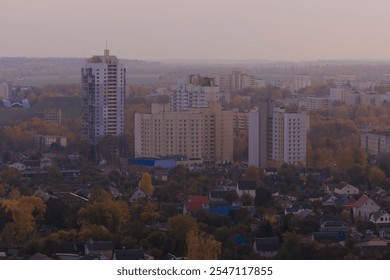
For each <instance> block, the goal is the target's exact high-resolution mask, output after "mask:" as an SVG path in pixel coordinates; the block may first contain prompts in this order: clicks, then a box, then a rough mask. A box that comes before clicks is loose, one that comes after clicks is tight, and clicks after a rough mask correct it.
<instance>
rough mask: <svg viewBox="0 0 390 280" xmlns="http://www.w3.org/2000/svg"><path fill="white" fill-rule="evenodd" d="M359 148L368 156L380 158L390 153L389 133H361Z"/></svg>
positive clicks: (372, 131)
mask: <svg viewBox="0 0 390 280" xmlns="http://www.w3.org/2000/svg"><path fill="white" fill-rule="evenodd" d="M360 135H361V147H362V148H363V149H365V150H366V152H367V154H368V155H369V156H374V157H377V156H380V155H383V154H387V153H390V131H382V130H371V131H362V132H360Z"/></svg>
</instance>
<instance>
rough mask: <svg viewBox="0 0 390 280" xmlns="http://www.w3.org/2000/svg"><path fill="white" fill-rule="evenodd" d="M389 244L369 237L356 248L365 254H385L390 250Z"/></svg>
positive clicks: (378, 238)
mask: <svg viewBox="0 0 390 280" xmlns="http://www.w3.org/2000/svg"><path fill="white" fill-rule="evenodd" d="M389 244H390V241H389V240H386V239H383V238H380V237H377V236H374V235H368V236H365V237H363V238H362V239H361V240H359V241H358V242H357V243H356V245H355V246H356V247H358V248H360V249H361V250H362V252H363V254H364V253H370V252H375V251H376V252H378V253H383V252H384V251H385V250H389V249H390V245H389Z"/></svg>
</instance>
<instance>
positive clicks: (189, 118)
mask: <svg viewBox="0 0 390 280" xmlns="http://www.w3.org/2000/svg"><path fill="white" fill-rule="evenodd" d="M232 113H233V112H232V111H223V110H222V109H221V105H220V103H218V102H209V104H208V107H207V108H191V109H189V110H187V111H172V110H171V106H170V104H152V108H151V113H150V114H140V113H136V114H135V145H134V146H135V156H136V157H161V156H179V155H182V156H185V157H187V158H200V159H203V160H204V162H212V163H213V162H225V161H231V160H232V159H233V129H232V126H233V114H232Z"/></svg>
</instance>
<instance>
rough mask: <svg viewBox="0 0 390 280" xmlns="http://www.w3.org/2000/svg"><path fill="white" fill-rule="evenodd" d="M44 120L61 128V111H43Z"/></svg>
mask: <svg viewBox="0 0 390 280" xmlns="http://www.w3.org/2000/svg"><path fill="white" fill-rule="evenodd" d="M43 118H44V120H45V121H47V122H51V123H54V124H55V125H56V126H61V121H62V111H61V109H58V108H57V109H46V110H45V111H44V117H43Z"/></svg>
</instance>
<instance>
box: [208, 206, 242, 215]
mask: <svg viewBox="0 0 390 280" xmlns="http://www.w3.org/2000/svg"><path fill="white" fill-rule="evenodd" d="M235 209H240V206H219V207H214V208H210V212H211V213H213V214H215V215H219V216H228V215H229V213H230V211H232V210H235Z"/></svg>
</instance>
